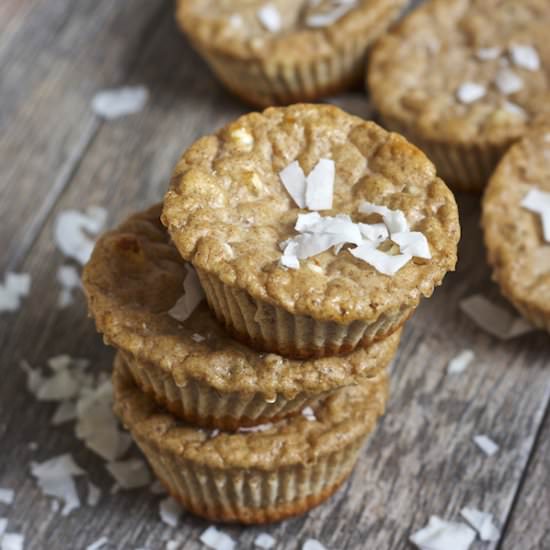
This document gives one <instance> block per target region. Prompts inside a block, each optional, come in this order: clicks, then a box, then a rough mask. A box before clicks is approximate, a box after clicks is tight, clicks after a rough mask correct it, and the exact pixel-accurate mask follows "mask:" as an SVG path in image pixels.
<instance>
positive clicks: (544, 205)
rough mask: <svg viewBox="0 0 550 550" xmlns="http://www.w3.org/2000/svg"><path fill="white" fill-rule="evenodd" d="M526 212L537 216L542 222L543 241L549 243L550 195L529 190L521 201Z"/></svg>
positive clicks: (537, 190)
mask: <svg viewBox="0 0 550 550" xmlns="http://www.w3.org/2000/svg"><path fill="white" fill-rule="evenodd" d="M521 206H522V207H523V208H525V209H526V210H529V211H531V212H535V213H536V214H539V216H540V218H541V222H542V232H543V236H544V240H545V241H546V242H550V193H547V192H545V191H540V190H539V189H531V190H530V191H529V193H527V195H525V197H524V198H523V200H522V201H521Z"/></svg>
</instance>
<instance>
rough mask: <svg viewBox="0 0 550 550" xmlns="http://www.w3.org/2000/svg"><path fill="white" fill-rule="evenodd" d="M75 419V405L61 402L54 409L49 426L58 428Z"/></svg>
mask: <svg viewBox="0 0 550 550" xmlns="http://www.w3.org/2000/svg"><path fill="white" fill-rule="evenodd" d="M76 417H77V415H76V403H75V402H74V401H62V402H61V403H59V405H58V406H57V408H56V409H55V412H54V414H53V416H52V419H51V424H52V425H53V426H60V425H61V424H64V423H65V422H70V421H71V420H75V419H76Z"/></svg>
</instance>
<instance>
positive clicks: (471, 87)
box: [456, 82, 487, 105]
mask: <svg viewBox="0 0 550 550" xmlns="http://www.w3.org/2000/svg"><path fill="white" fill-rule="evenodd" d="M486 93H487V88H485V86H483V84H477V83H476V82H464V84H461V85H460V86H459V87H458V89H457V90H456V97H457V99H458V101H460V103H464V104H465V105H469V104H470V103H474V102H476V101H478V100H480V99H481V98H482V97H484V96H485V94H486Z"/></svg>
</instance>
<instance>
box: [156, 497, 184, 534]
mask: <svg viewBox="0 0 550 550" xmlns="http://www.w3.org/2000/svg"><path fill="white" fill-rule="evenodd" d="M182 514H183V508H182V507H181V506H180V504H179V503H178V502H177V501H176V500H174V499H173V498H172V497H168V498H165V499H163V500H161V501H160V503H159V516H160V519H161V520H162V521H163V522H164V523H166V525H169V526H170V527H177V525H178V523H179V520H180V517H181V515H182Z"/></svg>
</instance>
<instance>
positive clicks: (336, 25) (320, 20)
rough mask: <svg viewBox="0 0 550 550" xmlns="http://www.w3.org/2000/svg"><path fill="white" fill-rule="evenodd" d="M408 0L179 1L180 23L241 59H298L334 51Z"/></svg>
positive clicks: (194, 36)
mask: <svg viewBox="0 0 550 550" xmlns="http://www.w3.org/2000/svg"><path fill="white" fill-rule="evenodd" d="M405 4H406V0H178V4H177V10H176V17H177V20H178V23H179V24H180V26H181V27H182V28H183V29H184V30H185V31H186V32H187V33H188V34H189V35H190V36H191V37H192V39H193V40H195V41H198V42H199V43H202V44H203V45H204V46H205V47H207V48H208V49H215V50H217V51H218V53H221V54H225V55H229V56H231V57H235V58H239V59H264V58H268V59H270V60H271V61H280V62H281V63H283V64H289V63H295V62H296V60H298V61H302V60H304V59H310V58H322V57H326V56H330V55H332V54H333V52H334V50H338V49H341V48H342V47H344V46H345V45H346V44H349V42H350V35H357V34H358V33H364V32H369V31H370V30H371V29H372V30H375V29H376V27H377V26H378V25H380V24H382V23H383V24H384V25H386V24H387V21H388V19H393V18H394V17H396V16H397V15H398V14H399V11H400V9H401V8H402V7H403V6H404V5H405Z"/></svg>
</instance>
